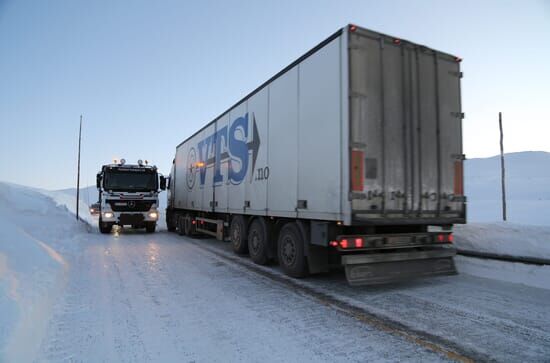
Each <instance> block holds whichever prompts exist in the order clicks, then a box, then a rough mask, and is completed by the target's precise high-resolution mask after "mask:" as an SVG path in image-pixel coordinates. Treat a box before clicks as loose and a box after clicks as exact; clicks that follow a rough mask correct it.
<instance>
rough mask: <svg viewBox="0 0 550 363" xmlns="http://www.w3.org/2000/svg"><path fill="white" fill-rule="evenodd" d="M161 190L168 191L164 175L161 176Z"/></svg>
mask: <svg viewBox="0 0 550 363" xmlns="http://www.w3.org/2000/svg"><path fill="white" fill-rule="evenodd" d="M160 190H166V178H165V177H164V175H161V176H160Z"/></svg>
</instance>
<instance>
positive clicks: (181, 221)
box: [176, 216, 185, 236]
mask: <svg viewBox="0 0 550 363" xmlns="http://www.w3.org/2000/svg"><path fill="white" fill-rule="evenodd" d="M176 220H177V229H178V234H179V235H180V236H183V235H185V227H184V225H185V217H184V216H177V219H176Z"/></svg>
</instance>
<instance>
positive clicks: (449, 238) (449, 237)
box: [447, 233, 455, 242]
mask: <svg viewBox="0 0 550 363" xmlns="http://www.w3.org/2000/svg"><path fill="white" fill-rule="evenodd" d="M454 240H455V237H454V236H453V235H452V234H451V233H449V234H448V235H447V241H449V242H453V241H454Z"/></svg>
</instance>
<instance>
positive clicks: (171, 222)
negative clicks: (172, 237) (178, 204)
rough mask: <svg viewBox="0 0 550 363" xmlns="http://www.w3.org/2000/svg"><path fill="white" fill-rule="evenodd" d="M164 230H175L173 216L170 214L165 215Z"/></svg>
mask: <svg viewBox="0 0 550 363" xmlns="http://www.w3.org/2000/svg"><path fill="white" fill-rule="evenodd" d="M166 228H167V229H168V232H174V231H175V230H176V223H174V215H173V214H172V213H166Z"/></svg>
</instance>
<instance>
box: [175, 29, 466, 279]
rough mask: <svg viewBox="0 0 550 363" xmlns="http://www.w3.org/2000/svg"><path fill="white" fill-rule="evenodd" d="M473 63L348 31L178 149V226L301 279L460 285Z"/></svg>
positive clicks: (366, 32) (396, 40) (391, 39)
mask: <svg viewBox="0 0 550 363" xmlns="http://www.w3.org/2000/svg"><path fill="white" fill-rule="evenodd" d="M460 61H461V59H460V58H459V57H457V56H454V55H451V54H447V53H444V52H441V51H437V50H435V49H431V48H429V47H426V46H423V45H420V44H416V43H413V42H410V41H408V40H405V39H401V38H398V37H393V36H389V35H385V34H382V33H379V32H375V31H371V30H367V29H364V28H361V27H359V26H356V25H348V26H346V27H344V28H342V29H340V30H338V31H337V32H336V33H334V34H333V35H331V36H330V37H329V38H327V39H326V40H324V41H323V42H321V43H320V44H319V45H317V46H316V47H314V48H313V49H311V50H310V51H308V52H307V53H305V54H304V55H303V56H302V57H300V58H299V59H297V60H296V61H294V62H293V63H291V64H290V65H289V66H287V67H286V68H284V69H283V70H281V71H280V72H279V73H277V74H276V75H275V76H273V77H272V78H271V79H269V80H268V81H266V82H265V83H263V84H262V85H261V86H259V87H258V88H256V89H255V90H254V91H252V92H251V93H249V94H248V95H247V96H246V97H244V98H243V99H241V100H240V101H238V102H237V103H236V104H235V105H233V106H232V107H230V108H229V109H228V110H226V111H225V112H223V113H222V114H221V115H219V116H218V117H216V118H215V119H214V120H212V121H211V122H209V123H208V124H206V125H205V126H204V127H203V128H201V129H200V130H198V131H197V132H195V133H194V134H192V135H191V136H190V137H188V138H187V139H185V140H184V141H183V142H182V143H181V144H179V145H178V146H177V147H176V153H175V158H174V159H173V163H172V168H171V173H170V177H169V181H168V193H167V195H168V201H167V209H166V223H167V227H168V229H169V230H170V231H178V232H179V233H180V234H184V235H195V234H207V235H211V236H213V237H216V238H217V239H220V240H229V241H230V242H231V245H232V247H233V250H234V251H235V252H236V253H238V254H249V255H250V257H251V258H252V260H253V261H254V262H256V263H258V264H268V263H270V262H277V263H278V264H279V265H280V266H281V267H282V269H283V271H284V272H285V273H286V274H288V275H290V276H293V277H303V276H305V275H307V274H310V273H320V272H326V271H329V270H330V269H331V268H335V267H341V266H343V267H344V269H345V274H346V278H347V280H348V282H349V283H350V284H351V285H363V284H378V283H386V282H390V281H396V280H402V279H409V278H413V277H421V276H433V275H449V274H455V273H456V269H455V266H454V261H453V256H454V255H455V249H454V248H453V245H452V242H453V235H452V226H453V224H456V223H465V221H466V197H465V196H464V190H463V160H464V159H465V156H464V154H463V151H462V119H463V116H464V115H463V113H462V109H461V91H460V81H461V77H462V73H461V71H460Z"/></svg>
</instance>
